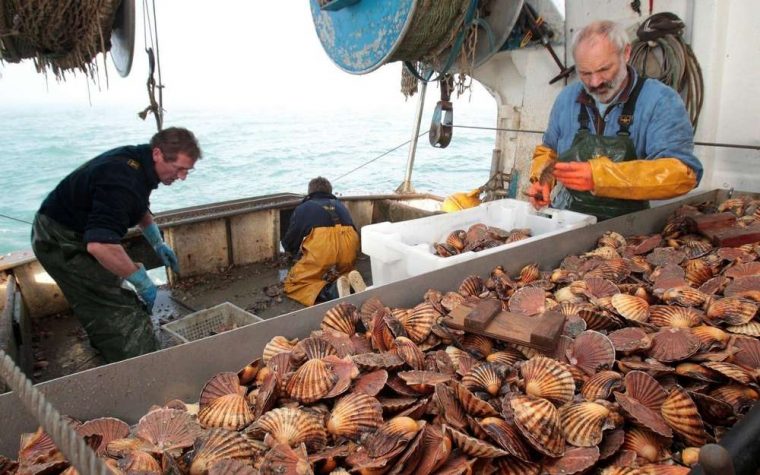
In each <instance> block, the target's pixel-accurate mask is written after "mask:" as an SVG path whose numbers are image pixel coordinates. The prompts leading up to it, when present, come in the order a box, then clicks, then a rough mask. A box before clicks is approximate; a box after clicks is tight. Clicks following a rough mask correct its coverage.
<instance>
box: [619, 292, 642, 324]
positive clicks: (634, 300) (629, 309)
mask: <svg viewBox="0 0 760 475" xmlns="http://www.w3.org/2000/svg"><path fill="white" fill-rule="evenodd" d="M612 306H613V307H614V308H615V311H616V312H617V313H618V315H620V316H621V317H623V318H625V319H626V320H631V321H634V322H638V323H643V322H646V321H647V320H649V304H648V303H647V301H646V300H644V299H642V298H640V297H636V296H635V295H628V294H615V295H613V296H612Z"/></svg>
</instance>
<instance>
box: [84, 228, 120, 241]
mask: <svg viewBox="0 0 760 475" xmlns="http://www.w3.org/2000/svg"><path fill="white" fill-rule="evenodd" d="M84 242H86V243H90V242H102V243H105V244H119V243H121V236H120V235H119V233H117V232H115V231H112V230H110V229H103V228H94V229H87V230H85V232H84Z"/></svg>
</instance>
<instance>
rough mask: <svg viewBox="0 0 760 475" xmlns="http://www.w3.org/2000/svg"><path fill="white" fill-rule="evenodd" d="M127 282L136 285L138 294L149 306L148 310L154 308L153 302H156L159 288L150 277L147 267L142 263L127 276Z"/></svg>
mask: <svg viewBox="0 0 760 475" xmlns="http://www.w3.org/2000/svg"><path fill="white" fill-rule="evenodd" d="M127 282H129V283H130V284H132V285H134V286H135V290H136V291H137V295H139V296H140V298H141V299H142V300H143V302H145V305H146V306H147V307H148V311H152V310H153V304H154V303H156V295H157V294H158V289H157V288H156V285H155V284H154V283H153V281H152V280H150V277H148V273H147V272H145V267H143V265H142V264H140V267H139V268H138V269H137V270H136V271H134V272H133V273H132V274H130V275H129V277H127Z"/></svg>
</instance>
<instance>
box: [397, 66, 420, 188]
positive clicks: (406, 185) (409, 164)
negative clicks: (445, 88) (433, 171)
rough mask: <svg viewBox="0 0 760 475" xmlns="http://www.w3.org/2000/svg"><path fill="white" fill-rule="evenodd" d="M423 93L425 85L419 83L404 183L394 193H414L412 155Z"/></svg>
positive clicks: (417, 131)
mask: <svg viewBox="0 0 760 475" xmlns="http://www.w3.org/2000/svg"><path fill="white" fill-rule="evenodd" d="M425 91H427V83H426V82H425V81H420V91H419V97H418V98H417V113H416V114H415V116H414V130H413V131H412V141H411V143H409V155H408V157H407V159H406V174H405V175H404V181H403V182H402V183H401V184H400V185H399V187H398V188H396V193H401V194H406V193H414V187H413V186H412V168H414V155H415V153H416V152H417V137H418V136H419V135H420V123H422V109H423V108H424V107H425Z"/></svg>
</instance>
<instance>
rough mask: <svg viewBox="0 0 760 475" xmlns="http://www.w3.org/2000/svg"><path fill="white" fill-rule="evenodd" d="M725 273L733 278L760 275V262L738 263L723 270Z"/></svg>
mask: <svg viewBox="0 0 760 475" xmlns="http://www.w3.org/2000/svg"><path fill="white" fill-rule="evenodd" d="M723 275H725V276H726V277H730V278H732V279H739V278H742V277H752V276H758V275H760V262H756V261H755V262H746V263H738V264H735V265H733V266H731V267H730V268H728V269H726V271H725V272H723Z"/></svg>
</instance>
